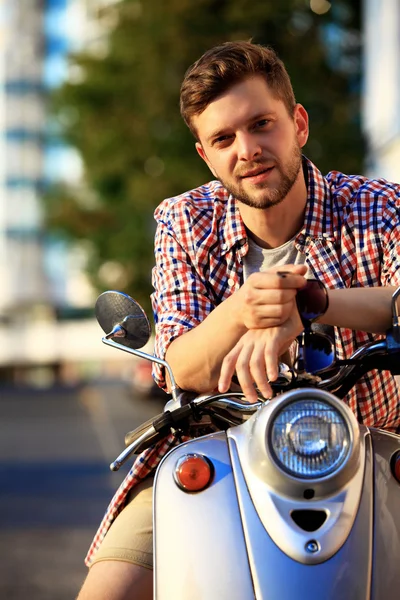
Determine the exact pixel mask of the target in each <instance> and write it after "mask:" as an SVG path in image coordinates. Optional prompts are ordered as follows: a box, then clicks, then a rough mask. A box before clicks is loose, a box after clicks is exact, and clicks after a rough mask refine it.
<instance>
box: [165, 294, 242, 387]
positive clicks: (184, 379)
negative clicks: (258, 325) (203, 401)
mask: <svg viewBox="0 0 400 600" xmlns="http://www.w3.org/2000/svg"><path fill="white" fill-rule="evenodd" d="M246 331H247V329H246V327H245V326H244V325H243V323H242V322H241V321H240V318H239V317H238V314H237V307H236V300H235V298H234V296H231V297H230V298H228V299H227V300H225V301H224V302H223V303H222V304H220V305H219V306H217V307H216V308H215V309H214V310H213V311H212V312H211V313H210V314H209V315H208V317H207V318H206V319H205V320H204V321H203V322H202V323H200V325H198V326H197V327H195V328H194V329H191V330H190V331H188V332H186V333H184V334H183V335H181V336H180V337H179V338H177V339H175V340H174V341H173V342H172V343H171V345H170V347H169V348H168V350H167V353H166V360H167V361H168V362H169V364H170V365H171V367H172V371H173V373H174V377H175V380H176V383H177V385H178V386H179V387H180V388H182V389H184V390H193V391H196V392H199V393H205V392H210V391H212V390H213V389H215V388H216V387H217V385H218V378H219V373H220V369H221V364H222V361H223V359H224V358H225V356H226V355H227V354H228V352H229V351H230V350H231V349H232V348H233V346H234V345H235V344H236V342H237V341H238V340H239V339H240V338H241V336H242V335H243V334H244V333H245V332H246Z"/></svg>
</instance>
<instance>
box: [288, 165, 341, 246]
mask: <svg viewBox="0 0 400 600" xmlns="http://www.w3.org/2000/svg"><path fill="white" fill-rule="evenodd" d="M303 172H304V177H305V180H306V186H307V204H306V210H305V214H304V226H303V229H302V230H301V231H300V233H299V235H298V236H297V241H301V238H302V237H306V238H307V237H311V238H324V239H335V233H334V229H333V218H332V202H331V190H330V187H329V184H328V182H327V180H326V179H325V177H324V176H323V175H322V173H321V171H319V170H318V169H317V167H316V166H315V165H314V164H313V163H312V162H311V161H310V160H308V158H306V157H305V156H303Z"/></svg>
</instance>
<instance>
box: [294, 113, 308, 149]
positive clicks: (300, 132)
mask: <svg viewBox="0 0 400 600" xmlns="http://www.w3.org/2000/svg"><path fill="white" fill-rule="evenodd" d="M294 122H295V126H296V135H297V140H298V142H299V145H300V148H303V146H305V145H306V143H307V140H308V113H307V111H306V109H305V108H304V106H302V105H301V104H296V107H295V109H294Z"/></svg>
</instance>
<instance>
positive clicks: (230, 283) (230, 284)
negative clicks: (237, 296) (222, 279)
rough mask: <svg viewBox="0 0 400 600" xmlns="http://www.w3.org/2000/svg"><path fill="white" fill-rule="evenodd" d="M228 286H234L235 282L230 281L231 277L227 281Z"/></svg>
mask: <svg viewBox="0 0 400 600" xmlns="http://www.w3.org/2000/svg"><path fill="white" fill-rule="evenodd" d="M228 285H229V287H233V286H234V285H235V280H234V279H232V277H230V278H229V279H228Z"/></svg>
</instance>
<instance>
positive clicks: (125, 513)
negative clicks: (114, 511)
mask: <svg viewBox="0 0 400 600" xmlns="http://www.w3.org/2000/svg"><path fill="white" fill-rule="evenodd" d="M153 481H154V477H146V479H145V480H144V481H142V483H139V484H138V485H137V486H135V487H134V488H133V490H132V491H131V492H130V493H129V494H128V501H127V504H126V506H125V507H124V508H123V510H122V511H121V512H120V513H119V515H118V517H117V518H116V519H115V521H114V523H113V524H112V525H111V527H110V529H109V531H108V532H107V535H106V537H105V538H104V540H103V542H102V544H101V546H100V548H99V550H98V551H97V552H96V555H95V557H94V559H93V563H92V565H94V564H95V563H96V562H99V561H101V560H122V561H126V562H130V563H134V564H136V565H139V566H141V567H146V569H152V568H153Z"/></svg>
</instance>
